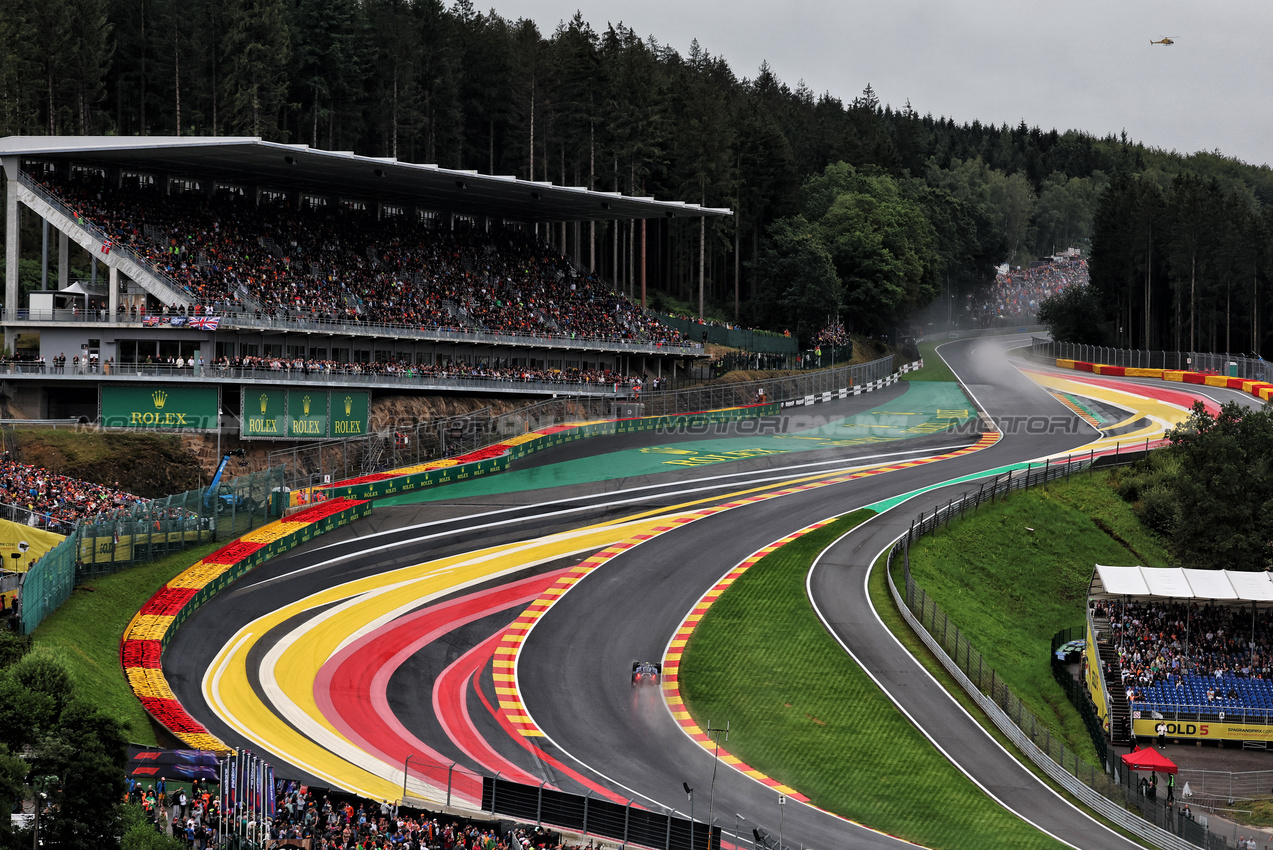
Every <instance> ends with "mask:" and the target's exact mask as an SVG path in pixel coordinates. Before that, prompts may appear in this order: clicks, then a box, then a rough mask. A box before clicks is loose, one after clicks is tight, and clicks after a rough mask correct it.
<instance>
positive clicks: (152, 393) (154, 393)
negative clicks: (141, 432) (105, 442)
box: [99, 384, 219, 431]
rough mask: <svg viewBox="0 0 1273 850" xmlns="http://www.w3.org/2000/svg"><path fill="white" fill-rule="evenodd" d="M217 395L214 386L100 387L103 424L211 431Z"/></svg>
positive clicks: (108, 426)
mask: <svg viewBox="0 0 1273 850" xmlns="http://www.w3.org/2000/svg"><path fill="white" fill-rule="evenodd" d="M218 394H219V390H218V389H217V388H216V387H189V386H174V385H163V384H146V385H143V386H124V387H117V386H103V387H102V388H101V395H100V397H99V398H100V400H99V408H100V411H101V422H102V427H103V428H146V429H154V430H159V431H212V430H215V429H216V427H217V406H218Z"/></svg>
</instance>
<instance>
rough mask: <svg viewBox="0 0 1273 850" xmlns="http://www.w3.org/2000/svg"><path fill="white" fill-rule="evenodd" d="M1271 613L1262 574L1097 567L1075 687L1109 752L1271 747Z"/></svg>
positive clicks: (1266, 577) (1267, 580)
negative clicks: (1169, 745) (1159, 740)
mask: <svg viewBox="0 0 1273 850" xmlns="http://www.w3.org/2000/svg"><path fill="white" fill-rule="evenodd" d="M1270 603H1273V576H1270V574H1269V573H1247V572H1233V571H1229V570H1191V569H1151V568H1146V567H1108V566H1101V565H1097V566H1096V568H1095V570H1094V572H1093V575H1092V581H1091V586H1090V588H1089V594H1088V631H1087V635H1088V637H1087V646H1086V649H1085V652H1084V662H1083V666H1084V678H1085V680H1086V682H1087V684H1088V689H1089V693H1090V694H1091V696H1092V700H1093V702H1094V703H1095V704H1096V706H1097V710H1098V713H1099V714H1100V715H1101V718H1102V719H1103V720H1105V721H1107V723H1108V729H1109V731H1110V733H1111V736H1112V738H1113V740H1114V741H1115V743H1127V742H1128V741H1129V740H1130V737H1131V736H1132V735H1135V736H1136V737H1138V738H1151V737H1154V736H1155V735H1156V733H1157V731H1158V729H1157V727H1158V725H1159V724H1160V723H1161V724H1165V726H1166V730H1167V737H1169V738H1171V739H1173V740H1174V739H1187V740H1197V741H1225V740H1230V741H1239V742H1242V743H1244V744H1248V745H1250V744H1254V745H1257V746H1260V747H1264V746H1266V745H1267V743H1268V742H1269V741H1270V740H1273V658H1271V655H1273V616H1270V608H1269V605H1270ZM1093 638H1095V639H1094V640H1093Z"/></svg>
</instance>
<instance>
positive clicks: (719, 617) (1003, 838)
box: [680, 511, 1062, 850]
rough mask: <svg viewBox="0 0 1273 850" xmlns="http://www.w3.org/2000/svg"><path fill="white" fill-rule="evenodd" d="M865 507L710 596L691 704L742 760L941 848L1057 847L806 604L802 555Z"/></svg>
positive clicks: (694, 652) (696, 652)
mask: <svg viewBox="0 0 1273 850" xmlns="http://www.w3.org/2000/svg"><path fill="white" fill-rule="evenodd" d="M869 517H870V513H869V512H866V511H858V512H855V513H854V514H851V515H849V516H847V517H845V518H843V519H841V520H839V521H837V522H835V523H833V524H831V525H829V526H827V527H825V528H822V529H819V530H818V531H815V532H812V533H810V534H808V535H806V536H804V537H802V538H800V539H799V540H797V541H795V542H793V543H789V544H788V545H786V546H784V547H783V548H782V549H780V550H778V551H777V552H775V553H773V554H771V555H769V556H768V557H766V558H764V559H762V560H761V561H759V562H758V563H757V564H756V565H755V566H753V567H752V568H751V569H750V570H748V571H747V572H746V573H745V574H744V575H743V576H742V577H740V578H739V579H738V580H737V581H736V582H734V584H733V585H732V586H731V587H730V588H729V590H728V591H726V592H725V593H724V594H723V595H722V596H721V597H720V598H719V599H718V600H717V601H716V603H715V604H714V605H713V606H712V608H711V609H710V611H709V612H708V614H707V616H706V617H704V619H703V620H702V621H701V622H700V624H699V626H698V628H697V629H696V630H695V632H694V635H693V637H692V638H691V639H690V642H689V644H688V646H687V647H686V652H685V655H684V657H683V659H682V663H681V668H680V679H681V688H682V694H683V696H684V697H685V699H686V703H687V705H688V707H689V710H690V711H691V712H692V714H693V715H694V716H695V717H696V718H698V719H699V720H700V722H705V721H706V719H707V718H709V717H710V718H711V719H712V722H713V724H718V721H723V720H728V721H729V722H730V739H729V744H728V745H727V746H728V749H729V751H730V752H732V753H733V754H735V755H737V756H738V757H739V758H741V759H743V760H744V761H746V762H747V763H748V764H750V765H752V766H753V767H755V768H756V769H758V770H760V771H763V772H764V773H766V774H768V775H769V776H772V777H774V778H775V779H778V780H779V781H781V782H784V783H787V784H789V785H791V786H792V787H794V788H797V789H799V790H800V791H801V792H802V793H804V794H807V795H808V796H809V797H810V798H811V799H812V800H813V802H814V803H815V804H816V805H818V806H821V807H823V808H826V809H829V810H831V811H834V812H836V813H838V814H841V815H844V816H845V817H848V818H851V819H853V820H856V821H859V822H862V823H865V824H868V825H870V826H872V827H874V828H876V829H881V830H884V831H886V832H890V833H893V834H895V835H900V836H903V837H905V838H907V839H909V840H912V841H915V842H918V843H920V844H923V845H926V846H929V847H936V848H950V849H951V850H964V848H967V850H980V848H985V847H1020V848H1034V847H1039V848H1043V847H1049V848H1051V847H1060V846H1062V845H1060V844H1059V843H1057V842H1055V841H1054V840H1052V839H1051V838H1048V837H1047V836H1045V835H1043V834H1042V833H1040V832H1038V831H1037V830H1035V829H1034V828H1033V827H1031V826H1029V825H1028V824H1026V823H1025V822H1024V821H1021V820H1019V819H1018V818H1017V817H1015V816H1014V815H1012V814H1011V813H1009V812H1008V811H1006V810H1005V809H1003V808H1001V807H1000V806H999V805H998V804H996V803H995V802H994V801H992V800H991V799H990V798H989V797H987V796H986V795H985V794H983V793H982V792H981V791H980V789H978V788H977V787H976V786H975V785H973V784H972V782H970V781H969V780H968V779H967V778H966V777H965V776H964V775H963V774H962V773H960V772H959V771H957V770H956V769H955V768H954V767H953V766H952V765H951V764H950V762H949V761H947V760H946V759H945V758H944V757H943V756H942V755H941V754H940V753H938V752H937V750H935V749H934V748H933V747H932V745H931V744H930V743H929V742H928V741H927V739H925V738H924V737H923V736H922V735H921V734H920V733H919V731H918V730H916V729H915V727H914V726H912V725H911V723H910V722H909V721H907V720H906V718H905V717H903V716H902V714H901V713H900V712H898V711H897V710H896V708H895V707H894V706H893V704H892V703H891V702H889V700H888V699H887V697H885V696H884V694H883V693H881V692H880V690H879V689H878V688H877V687H876V685H875V684H874V682H872V681H871V679H870V678H869V677H868V676H867V675H866V674H865V673H864V672H863V671H862V669H861V668H859V667H858V666H857V664H856V663H855V662H853V661H852V660H851V659H850V658H849V657H848V656H847V655H846V654H845V653H844V651H843V649H841V647H840V646H839V644H837V643H836V642H835V640H834V639H833V638H832V637H831V635H830V634H828V633H827V631H826V629H824V628H823V626H822V624H821V622H819V621H818V619H817V617H816V616H815V615H814V613H813V610H812V608H811V607H810V605H809V603H808V600H807V598H806V596H805V585H804V580H805V575H806V573H807V571H808V568H809V564H810V563H811V562H812V561H813V559H814V558H815V557H816V556H817V554H818V552H820V551H822V550H823V549H824V548H826V547H827V546H828V545H830V544H831V543H832V542H833V541H834V540H835V539H836V538H837V537H839V536H840V535H841V534H843V533H844V532H846V531H847V530H849V529H850V528H852V527H853V526H855V525H857V524H858V523H860V522H862V521H864V520H866V519H867V518H869ZM920 801H922V804H921V803H920Z"/></svg>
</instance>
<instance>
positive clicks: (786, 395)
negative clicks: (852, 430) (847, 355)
mask: <svg viewBox="0 0 1273 850" xmlns="http://www.w3.org/2000/svg"><path fill="white" fill-rule="evenodd" d="M893 363H894V358H893V357H892V356H891V355H890V356H888V357H881V358H880V359H878V360H872V361H871V362H869V363H858V364H856V365H853V366H841V367H839V368H836V369H824V370H822V371H818V372H807V373H805V374H801V375H788V376H784V377H781V378H765V379H762V380H757V381H746V382H739V383H729V384H722V383H720V382H715V383H712V384H708V385H705V386H701V387H692V388H690V389H684V390H675V391H667V392H654V393H649V394H642V396H641V402H642V404H644V405H645V415H646V416H661V415H666V414H672V413H689V412H691V411H695V410H716V409H719V408H722V407H737V406H738V405H743V404H751V403H752V402H753V401H755V400H756V398H757V395H758V393H760V391H761V390H763V391H764V394H765V400H766V401H776V402H780V403H782V404H783V406H784V407H789V406H791V405H794V404H813V403H814V402H815V401H817V400H829V399H823V397H824V396H826V394H827V393H837V392H839V391H840V390H842V389H848V390H850V391H853V390H859V391H860V390H862V389H864V388H866V387H868V386H869V385H871V384H873V383H876V382H879V381H883V380H884V379H886V378H888V377H889V376H890V375H891V374H893V372H894V366H893Z"/></svg>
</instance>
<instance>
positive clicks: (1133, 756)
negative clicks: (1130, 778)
mask: <svg viewBox="0 0 1273 850" xmlns="http://www.w3.org/2000/svg"><path fill="white" fill-rule="evenodd" d="M1122 758H1123V764H1125V765H1127V766H1128V767H1129V768H1131V769H1132V770H1155V771H1157V772H1159V773H1175V772H1176V770H1177V767H1176V763H1175V762H1173V761H1172V760H1171V759H1169V758H1167V757H1166V756H1165V755H1163V754H1162V753H1160V752H1158V751H1157V750H1155V749H1154V748H1153V747H1142V748H1141V749H1139V750H1136V751H1135V752H1131V753H1128V754H1127V755H1125V756H1123V757H1122Z"/></svg>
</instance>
